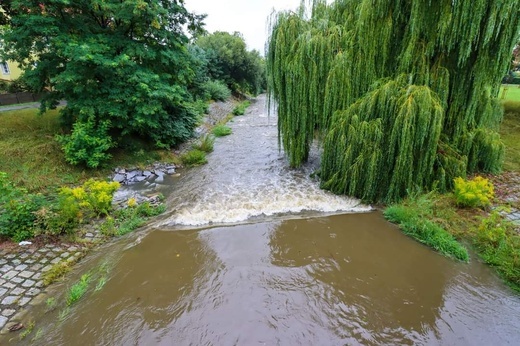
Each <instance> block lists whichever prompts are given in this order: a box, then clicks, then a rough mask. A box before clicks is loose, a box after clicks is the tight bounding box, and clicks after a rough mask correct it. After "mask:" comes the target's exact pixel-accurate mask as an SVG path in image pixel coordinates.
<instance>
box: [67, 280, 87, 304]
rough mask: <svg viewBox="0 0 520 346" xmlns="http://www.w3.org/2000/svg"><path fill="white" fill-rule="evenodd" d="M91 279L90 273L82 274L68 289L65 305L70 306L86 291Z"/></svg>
mask: <svg viewBox="0 0 520 346" xmlns="http://www.w3.org/2000/svg"><path fill="white" fill-rule="evenodd" d="M90 280H91V274H90V273H87V274H83V275H82V276H81V278H80V280H79V281H78V282H76V283H75V284H74V285H73V286H72V287H71V288H70V289H69V294H68V296H67V306H71V305H72V304H74V303H75V302H77V301H78V300H79V299H81V297H83V295H84V294H85V293H86V292H87V289H88V285H89V283H90Z"/></svg>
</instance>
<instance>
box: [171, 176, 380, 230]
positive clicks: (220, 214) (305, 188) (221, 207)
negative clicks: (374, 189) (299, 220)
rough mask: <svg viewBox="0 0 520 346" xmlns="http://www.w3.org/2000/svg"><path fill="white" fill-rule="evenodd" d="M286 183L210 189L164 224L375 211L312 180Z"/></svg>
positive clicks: (225, 221) (223, 221) (239, 220)
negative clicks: (327, 189) (304, 213)
mask: <svg viewBox="0 0 520 346" xmlns="http://www.w3.org/2000/svg"><path fill="white" fill-rule="evenodd" d="M278 183H279V182H278ZM285 183H286V184H276V185H278V186H277V187H275V185H272V186H266V185H265V184H261V185H259V186H249V188H244V186H242V188H241V186H235V187H234V188H228V189H219V190H211V191H206V193H205V194H204V195H203V196H201V198H200V199H199V200H198V201H197V202H196V203H193V204H192V203H189V204H187V205H184V206H181V207H180V208H178V209H177V210H176V212H174V214H173V215H171V217H170V218H169V219H167V220H165V221H164V222H163V224H162V225H163V226H173V225H185V226H203V225H208V224H213V223H236V222H242V221H245V220H248V219H251V218H254V217H262V216H266V217H269V216H274V215H283V214H297V213H301V212H308V211H311V212H324V213H338V212H368V211H370V210H372V208H371V207H370V206H366V205H362V204H361V203H360V201H359V200H356V199H352V198H348V197H345V196H336V195H333V194H331V193H328V192H326V191H323V190H320V189H319V188H318V187H317V186H316V185H315V184H313V183H312V182H310V181H303V182H302V181H300V182H299V183H300V184H301V185H300V184H298V185H300V186H297V185H296V183H295V182H287V181H285ZM302 183H303V184H302ZM269 185H270V184H269ZM280 185H284V186H280Z"/></svg>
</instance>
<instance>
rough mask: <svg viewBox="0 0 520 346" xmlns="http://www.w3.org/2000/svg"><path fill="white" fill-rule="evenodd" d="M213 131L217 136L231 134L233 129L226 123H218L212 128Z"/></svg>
mask: <svg viewBox="0 0 520 346" xmlns="http://www.w3.org/2000/svg"><path fill="white" fill-rule="evenodd" d="M211 132H212V133H213V134H214V135H215V137H223V136H228V135H230V134H231V133H232V132H233V131H232V130H231V128H230V127H229V126H226V125H217V126H215V127H214V128H213V130H211Z"/></svg>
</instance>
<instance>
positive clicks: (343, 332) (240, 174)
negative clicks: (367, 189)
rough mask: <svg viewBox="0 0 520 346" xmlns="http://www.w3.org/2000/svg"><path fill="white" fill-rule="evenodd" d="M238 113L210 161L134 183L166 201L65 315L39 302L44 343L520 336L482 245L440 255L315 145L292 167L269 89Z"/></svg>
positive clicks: (100, 254)
mask: <svg viewBox="0 0 520 346" xmlns="http://www.w3.org/2000/svg"><path fill="white" fill-rule="evenodd" d="M229 125H230V126H231V127H232V129H233V134H232V135H231V136H228V137H224V138H219V139H217V141H216V143H215V151H214V153H212V154H210V155H209V157H208V159H209V163H208V164H207V165H205V166H201V167H197V168H193V169H190V170H186V171H181V174H180V176H178V177H172V178H165V180H164V181H160V182H156V184H149V183H143V184H140V185H136V186H133V187H131V188H128V189H127V190H125V192H124V194H123V196H120V197H122V198H124V195H125V194H127V195H128V194H131V193H132V192H133V191H135V190H140V191H143V190H147V189H148V190H150V192H152V191H160V192H162V193H164V194H165V195H166V196H167V205H168V211H167V212H166V213H165V215H163V216H162V217H160V218H159V219H157V220H156V221H154V223H152V224H151V225H150V226H149V227H148V228H147V229H146V230H143V231H140V232H138V233H136V234H134V235H130V236H129V237H127V238H125V239H123V240H121V241H119V242H116V243H115V244H112V245H110V244H109V245H106V246H104V247H103V248H102V249H100V250H99V251H97V255H93V256H92V257H93V259H91V260H90V261H87V263H86V264H84V265H83V267H84V270H83V271H86V270H88V268H89V267H92V266H93V265H94V264H93V263H95V262H96V261H97V262H101V261H107V259H108V260H109V261H110V267H111V270H110V271H109V276H108V280H107V282H106V284H105V285H104V287H103V288H102V289H100V290H98V291H89V292H88V293H87V294H86V296H85V297H84V298H83V299H82V300H81V301H79V302H78V303H77V304H75V305H74V306H73V307H72V309H71V310H70V312H69V314H68V315H67V317H66V318H64V319H62V320H61V321H58V311H54V312H50V313H45V314H44V313H43V311H44V309H43V308H42V309H41V311H37V310H35V312H34V314H35V316H37V315H38V314H42V316H43V317H42V318H41V319H37V320H38V321H39V320H41V322H38V323H39V325H38V326H39V328H41V332H40V335H39V338H38V339H37V340H36V341H35V342H36V343H37V344H42V345H357V344H363V345H381V344H383V345H402V344H420V345H430V344H431V345H491V344H493V345H508V344H511V345H515V344H518V341H519V340H520V299H519V297H518V296H516V295H515V294H514V293H513V292H512V291H511V290H509V289H508V288H507V287H505V286H504V285H503V284H502V283H501V281H500V280H499V279H498V278H497V277H496V275H495V274H494V273H493V272H492V270H491V269H490V268H488V267H487V266H484V265H483V264H481V263H479V261H478V259H477V258H476V257H475V256H474V255H473V256H472V261H471V263H470V264H465V263H459V262H455V261H452V260H449V259H447V258H444V257H442V256H440V255H438V254H437V253H435V252H433V251H431V250H430V249H428V248H426V247H425V246H423V245H421V244H419V243H417V242H415V241H414V240H412V239H410V238H408V237H406V236H404V235H403V234H402V233H401V232H400V231H399V230H398V229H397V227H395V226H394V225H392V224H390V223H388V222H386V221H385V220H384V219H383V217H382V215H381V213H380V212H377V211H371V208H370V207H369V206H364V205H362V204H360V203H359V202H358V201H357V200H354V199H350V198H346V197H339V196H334V195H331V194H329V193H327V192H324V191H322V190H320V189H319V188H318V183H317V182H316V180H314V179H313V178H311V173H312V172H313V171H314V170H315V169H316V168H317V166H318V160H317V157H318V155H317V154H316V152H317V151H318V149H316V150H315V151H316V152H314V153H313V154H312V155H311V157H312V159H311V162H310V163H309V164H308V165H307V166H306V167H303V168H302V169H299V170H292V169H289V168H288V167H287V163H286V160H285V158H284V156H283V153H282V152H280V151H279V149H278V143H277V129H276V117H275V115H273V114H272V115H271V116H268V114H267V111H266V100H265V97H264V96H260V97H259V98H258V99H257V101H256V102H255V103H254V104H253V105H252V106H251V107H250V109H249V111H248V113H247V114H246V115H245V116H242V117H235V118H234V121H233V122H232V123H230V124H229ZM81 272H82V270H81V268H80V269H79V270H78V271H77V275H79V274H81ZM67 285H70V284H64V286H65V287H66V286H67ZM24 342H29V341H24Z"/></svg>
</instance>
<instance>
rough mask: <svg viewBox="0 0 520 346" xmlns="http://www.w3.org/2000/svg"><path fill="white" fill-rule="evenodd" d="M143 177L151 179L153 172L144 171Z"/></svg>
mask: <svg viewBox="0 0 520 346" xmlns="http://www.w3.org/2000/svg"><path fill="white" fill-rule="evenodd" d="M143 175H144V176H145V177H149V176H151V175H152V172H150V171H143Z"/></svg>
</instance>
